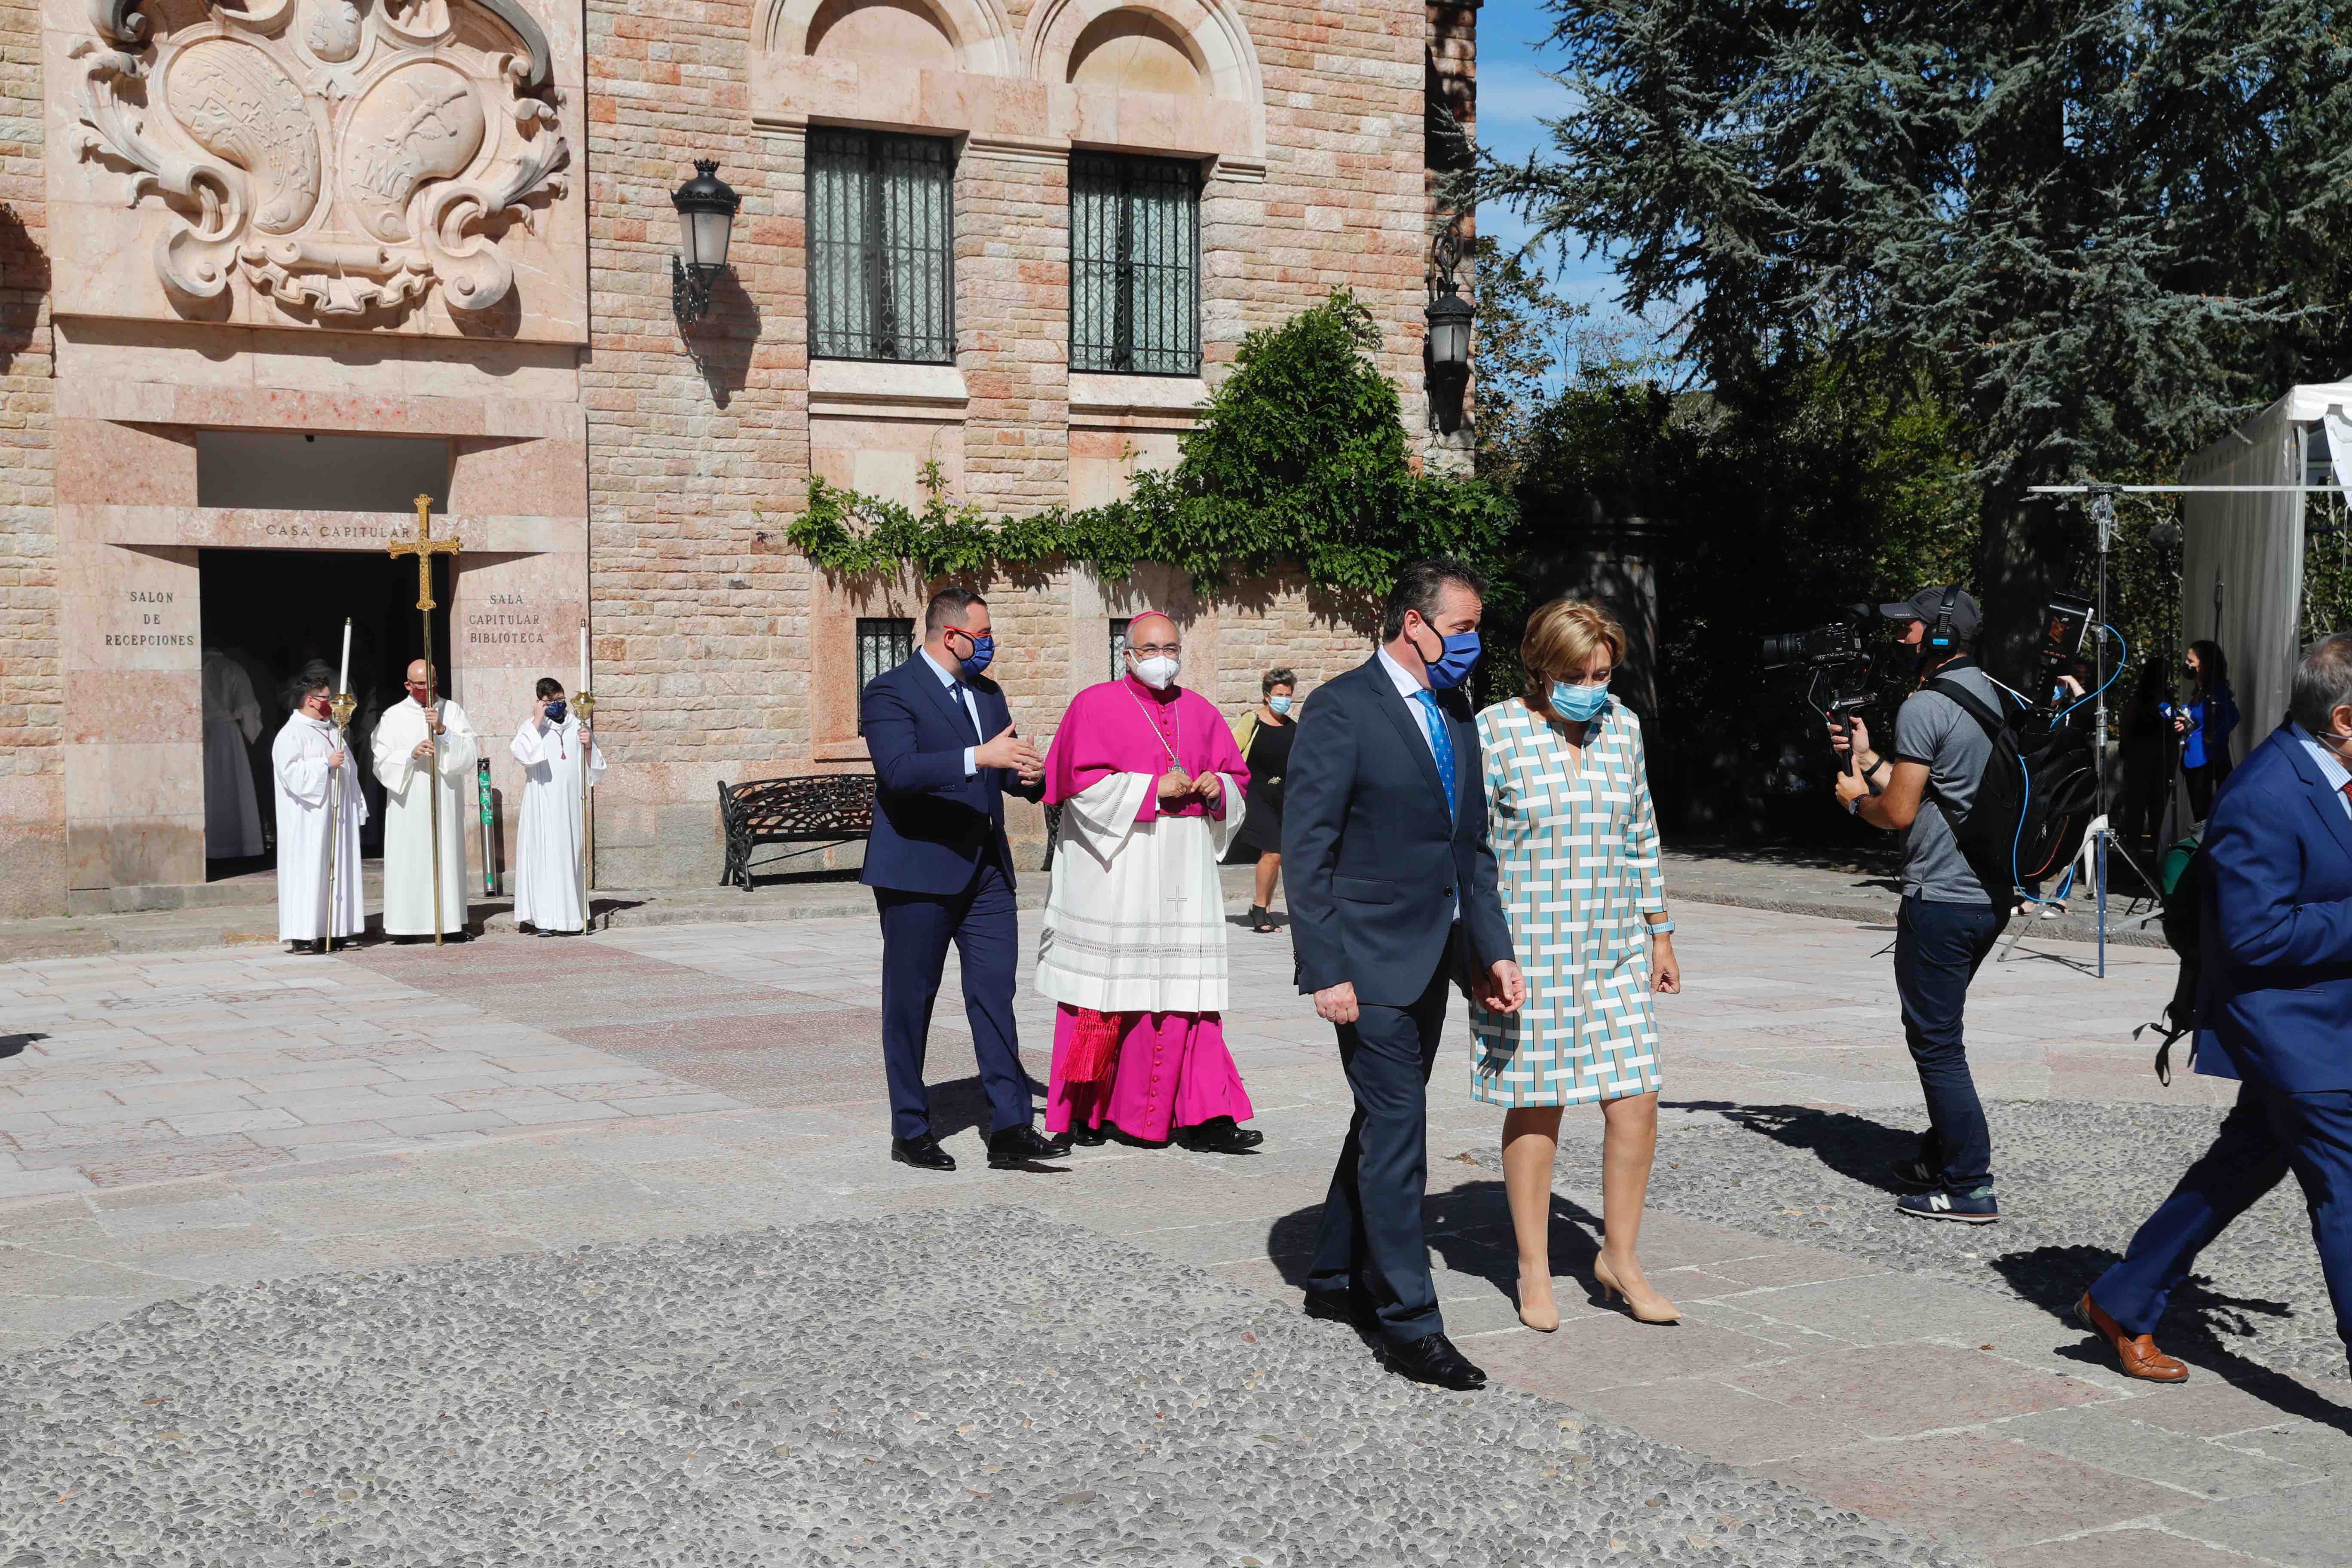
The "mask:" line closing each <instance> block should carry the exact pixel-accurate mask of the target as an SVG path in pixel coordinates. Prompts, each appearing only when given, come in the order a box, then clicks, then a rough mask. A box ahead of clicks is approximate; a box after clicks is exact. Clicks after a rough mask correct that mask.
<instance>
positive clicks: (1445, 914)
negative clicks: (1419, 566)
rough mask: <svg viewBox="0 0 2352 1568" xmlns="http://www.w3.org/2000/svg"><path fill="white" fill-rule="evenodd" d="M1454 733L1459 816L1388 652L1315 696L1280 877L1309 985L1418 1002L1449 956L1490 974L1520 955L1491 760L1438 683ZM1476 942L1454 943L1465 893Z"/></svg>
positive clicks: (1290, 793)
mask: <svg viewBox="0 0 2352 1568" xmlns="http://www.w3.org/2000/svg"><path fill="white" fill-rule="evenodd" d="M1438 700H1439V703H1440V705H1441V706H1442V707H1444V710H1445V715H1446V725H1447V729H1448V731H1449V733H1450V735H1451V736H1452V739H1453V742H1454V798H1455V800H1456V802H1457V803H1458V807H1457V809H1456V811H1455V813H1454V816H1452V817H1450V818H1449V817H1448V816H1447V815H1446V811H1445V792H1444V784H1443V782H1442V781H1441V780H1440V779H1439V778H1438V776H1437V763H1436V761H1435V760H1434V759H1433V757H1432V756H1431V755H1430V749H1429V741H1428V739H1427V734H1426V731H1424V729H1423V718H1422V713H1421V710H1420V709H1419V708H1418V706H1417V705H1415V704H1412V703H1408V702H1407V701H1406V700H1405V699H1404V698H1403V697H1402V696H1401V695H1399V694H1398V692H1397V689H1396V687H1395V685H1394V684H1393V683H1392V682H1391V680H1390V679H1389V675H1388V671H1387V670H1385V669H1383V668H1381V661H1380V658H1379V656H1378V655H1374V656H1373V657H1372V658H1370V659H1369V660H1367V661H1366V662H1365V663H1363V664H1361V665H1359V666H1358V667H1357V668H1354V669H1351V670H1349V671H1348V673H1347V674H1345V675H1342V676H1339V677H1337V678H1335V679H1330V680H1327V681H1325V682H1324V683H1323V685H1322V686H1321V687H1320V688H1318V689H1317V691H1316V692H1315V694H1314V695H1313V696H1312V697H1310V698H1308V699H1307V708H1306V710H1305V711H1304V712H1303V713H1301V714H1300V715H1299V719H1298V735H1297V739H1296V740H1295V741H1293V742H1291V748H1290V771H1289V773H1287V774H1286V775H1285V777H1284V780H1283V802H1282V875H1283V879H1284V880H1285V881H1286V883H1287V884H1288V885H1289V899H1290V941H1291V947H1292V950H1293V951H1294V952H1296V953H1297V959H1298V989H1299V990H1300V991H1301V992H1314V991H1321V990H1323V989H1325V988H1326V987H1328V986H1332V985H1337V984H1339V983H1340V982H1341V981H1343V980H1344V981H1349V982H1351V983H1353V984H1354V985H1355V987H1356V1000H1357V1001H1358V1002H1360V1003H1370V1004H1372V1005H1379V1006H1389V1007H1402V1006H1408V1005H1411V1004H1412V1003H1413V1002H1416V1001H1418V1000H1419V999H1420V997H1421V994H1422V992H1423V989H1424V988H1425V987H1426V986H1427V985H1428V984H1429V978H1430V976H1431V975H1432V974H1433V973H1436V972H1437V968H1438V966H1439V965H1440V964H1441V963H1446V962H1448V960H1449V959H1457V960H1462V961H1467V962H1468V963H1471V964H1473V965H1475V969H1476V970H1477V971H1479V972H1483V971H1485V970H1486V968H1488V967H1489V966H1490V965H1492V964H1494V963H1496V962H1498V961H1500V960H1503V959H1507V958H1509V957H1511V956H1512V952H1511V930H1510V927H1509V925H1508V924H1507V922H1506V921H1504V919H1503V902H1502V897H1501V895H1500V893H1499V892H1498V891H1497V890H1496V874H1495V851H1494V848H1493V847H1492V846H1491V845H1489V844H1488V843H1487V841H1486V768H1485V766H1484V765H1483V764H1482V763H1481V761H1480V758H1479V753H1478V730H1477V726H1476V725H1475V724H1474V723H1473V722H1472V721H1471V719H1470V715H1469V711H1468V709H1467V706H1466V705H1465V703H1464V702H1463V701H1462V700H1461V698H1460V694H1459V693H1458V692H1440V693H1438ZM1457 895H1458V896H1459V898H1460V900H1461V907H1462V927H1463V931H1464V933H1465V937H1466V938H1467V945H1468V948H1469V951H1468V952H1464V953H1459V954H1449V953H1448V952H1447V951H1446V938H1447V936H1448V934H1449V933H1450V932H1451V931H1452V930H1453V925H1454V900H1455V898H1456V896H1457Z"/></svg>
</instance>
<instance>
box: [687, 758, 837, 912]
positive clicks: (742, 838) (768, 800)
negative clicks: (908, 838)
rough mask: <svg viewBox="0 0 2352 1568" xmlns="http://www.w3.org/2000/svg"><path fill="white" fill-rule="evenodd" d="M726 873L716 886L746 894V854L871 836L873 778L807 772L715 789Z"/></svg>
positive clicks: (748, 875)
mask: <svg viewBox="0 0 2352 1568" xmlns="http://www.w3.org/2000/svg"><path fill="white" fill-rule="evenodd" d="M719 825H720V826H722V827H723V828H724V829H725V830H726V834H727V868H726V869H725V870H724V871H722V872H720V873H719V886H720V887H722V888H724V887H727V886H729V885H730V884H733V885H736V886H740V888H742V889H743V890H744V891H745V892H747V893H748V892H750V891H751V854H752V851H753V850H755V849H757V848H758V847H760V846H761V845H762V844H847V843H850V842H851V841H853V840H856V839H861V838H864V837H866V836H867V835H868V834H870V833H872V832H873V831H874V775H873V774H872V773H809V774H805V775H803V776H801V777H798V778H788V779H753V780H751V782H750V783H749V784H728V783H726V782H724V781H721V782H720V784H719Z"/></svg>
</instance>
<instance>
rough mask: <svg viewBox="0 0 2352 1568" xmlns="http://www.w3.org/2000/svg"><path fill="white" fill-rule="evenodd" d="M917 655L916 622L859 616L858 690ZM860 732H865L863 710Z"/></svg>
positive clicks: (859, 726)
mask: <svg viewBox="0 0 2352 1568" xmlns="http://www.w3.org/2000/svg"><path fill="white" fill-rule="evenodd" d="M914 657H915V623H914V622H913V621H910V620H908V619H905V618H903V617H901V616H858V617H857V689H858V690H859V691H860V692H861V693H862V692H864V691H865V689H866V682H867V681H869V680H871V679H874V678H875V677H876V676H877V675H879V674H881V673H882V672H883V671H884V670H886V669H896V668H898V666H900V665H902V664H904V663H906V662H907V661H908V659H910V658H914ZM857 732H858V733H859V734H861V735H863V734H864V733H866V719H865V716H864V715H863V714H862V713H861V714H860V715H859V717H858V721H857Z"/></svg>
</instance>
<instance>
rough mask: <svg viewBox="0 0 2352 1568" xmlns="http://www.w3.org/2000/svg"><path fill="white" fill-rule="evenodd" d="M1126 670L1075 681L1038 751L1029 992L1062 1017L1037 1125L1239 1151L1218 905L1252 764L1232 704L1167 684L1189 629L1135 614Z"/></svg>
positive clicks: (1249, 1136)
mask: <svg viewBox="0 0 2352 1568" xmlns="http://www.w3.org/2000/svg"><path fill="white" fill-rule="evenodd" d="M1127 636H1128V648H1127V653H1126V659H1127V665H1128V673H1127V676H1126V677H1125V679H1119V680H1113V681H1107V682H1105V683H1104V684H1102V685H1100V686H1090V687H1088V688H1087V689H1086V690H1084V691H1081V692H1079V693H1078V695H1077V698H1076V700H1074V701H1073V702H1071V704H1070V709H1069V711H1068V712H1067V713H1066V714H1065V715H1064V716H1063V719H1062V724H1061V728H1060V729H1058V730H1057V731H1055V734H1054V743H1053V745H1052V746H1051V747H1050V748H1049V749H1048V750H1047V752H1046V755H1045V799H1046V801H1047V802H1048V803H1049V804H1052V805H1059V806H1060V807H1061V808H1062V816H1061V826H1060V829H1059V834H1058V837H1057V840H1056V844H1055V852H1054V873H1053V887H1052V889H1051V890H1050V891H1049V892H1048V893H1047V895H1046V901H1045V925H1044V931H1043V933H1042V934H1041V935H1040V937H1039V939H1038V948H1037V989H1038V990H1039V991H1041V992H1043V993H1044V994H1045V995H1047V996H1050V997H1052V998H1053V999H1054V1000H1055V1002H1057V1003H1059V1004H1061V1005H1060V1006H1059V1007H1058V1008H1057V1009H1056V1010H1055V1019H1054V1068H1053V1079H1052V1082H1051V1084H1050V1085H1049V1086H1048V1092H1047V1095H1046V1100H1045V1130H1046V1131H1048V1132H1064V1131H1066V1132H1068V1133H1070V1135H1071V1136H1072V1138H1073V1139H1074V1140H1075V1141H1076V1142H1081V1143H1099V1142H1103V1141H1104V1139H1105V1138H1106V1137H1107V1136H1108V1134H1107V1132H1106V1131H1105V1128H1106V1127H1107V1126H1115V1127H1117V1128H1118V1131H1120V1132H1121V1133H1123V1134H1125V1135H1126V1136H1127V1137H1129V1138H1130V1139H1136V1140H1139V1141H1142V1142H1165V1141H1167V1140H1169V1139H1170V1138H1171V1137H1172V1138H1174V1139H1175V1140H1176V1141H1177V1142H1181V1143H1182V1144H1184V1145H1185V1146H1186V1147H1187V1148H1191V1149H1198V1150H1203V1151H1209V1152H1221V1153H1234V1152H1239V1151H1241V1150H1244V1149H1248V1148H1253V1147H1255V1145H1257V1144H1258V1143H1259V1142H1263V1141H1264V1136H1265V1135H1264V1134H1262V1133H1260V1132H1257V1131H1254V1130H1251V1129H1248V1128H1244V1127H1242V1126H1241V1125H1240V1123H1242V1122H1244V1121H1248V1120H1249V1119H1250V1118H1251V1117H1252V1116H1254V1115H1255V1114H1256V1113H1255V1110H1254V1109H1253V1108H1252V1107H1251V1105H1250V1100H1249V1095H1248V1093H1247V1091H1245V1090H1244V1089H1243V1088H1242V1079H1241V1072H1240V1070H1239V1069H1238V1068H1235V1067H1234V1058H1233V1053H1232V1052H1231V1051H1229V1050H1227V1049H1226V1048H1225V1033H1224V1024H1223V1018H1222V1016H1221V1015H1222V1014H1223V1011H1224V1007H1225V994H1226V993H1225V907H1224V893H1223V888H1222V886H1221V885H1220V884H1219V882H1218V880H1217V861H1218V858H1220V857H1221V856H1222V855H1223V852H1224V847H1225V842H1226V839H1227V837H1228V836H1229V835H1230V834H1231V833H1232V832H1233V831H1234V829H1235V828H1237V827H1239V826H1241V820H1242V797H1243V795H1244V792H1245V791H1246V790H1247V789H1248V787H1249V767H1248V764H1247V763H1244V762H1243V760H1242V755H1241V752H1240V750H1239V748H1237V747H1236V746H1235V745H1234V735H1233V731H1231V730H1229V729H1228V728H1226V726H1225V718H1224V715H1223V714H1222V713H1220V712H1219V711H1217V708H1216V705H1215V704H1214V703H1213V702H1211V701H1210V700H1208V699H1207V698H1205V697H1202V696H1201V695H1200V694H1199V693H1197V692H1192V691H1187V690H1184V689H1181V688H1180V687H1179V686H1178V685H1177V684H1176V676H1177V674H1178V672H1179V670H1180V668H1181V654H1182V643H1181V636H1180V634H1179V633H1178V631H1177V629H1176V623H1175V622H1173V621H1171V620H1170V619H1169V618H1168V617H1167V616H1163V615H1160V614H1157V613H1156V612H1155V613H1152V614H1149V615H1142V616H1136V617H1134V618H1133V619H1132V620H1130V621H1129V623H1128V628H1127Z"/></svg>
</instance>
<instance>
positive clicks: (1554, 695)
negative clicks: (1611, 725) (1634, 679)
mask: <svg viewBox="0 0 2352 1568" xmlns="http://www.w3.org/2000/svg"><path fill="white" fill-rule="evenodd" d="M1608 706H1609V683H1608V682H1607V681H1605V680H1604V681H1602V682H1601V684H1600V685H1598V686H1570V684H1569V683H1568V682H1567V681H1565V680H1555V681H1553V682H1552V683H1551V710H1552V711H1553V712H1555V713H1557V714H1559V716H1560V717H1561V718H1563V719H1565V720H1567V721H1569V722H1570V723H1571V724H1582V723H1584V722H1586V721H1589V720H1591V719H1595V718H1598V717H1599V716H1600V713H1601V710H1602V709H1603V708H1606V707H1608Z"/></svg>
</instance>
